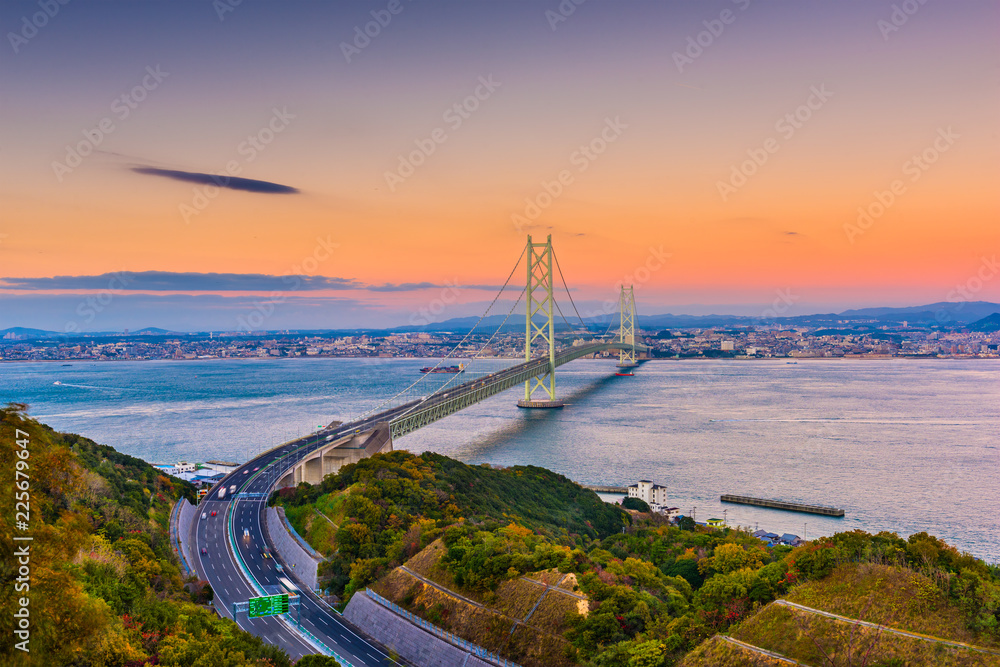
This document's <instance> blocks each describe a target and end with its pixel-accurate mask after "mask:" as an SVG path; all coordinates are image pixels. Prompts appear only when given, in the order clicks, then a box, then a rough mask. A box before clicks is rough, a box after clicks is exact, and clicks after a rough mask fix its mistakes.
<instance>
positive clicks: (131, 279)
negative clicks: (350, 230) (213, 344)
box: [0, 271, 362, 292]
mask: <svg viewBox="0 0 1000 667" xmlns="http://www.w3.org/2000/svg"><path fill="white" fill-rule="evenodd" d="M0 286H2V287H6V288H8V289H21V290H68V289H80V290H115V291H129V292H136V291H144V292H263V291H308V290H325V289H340V290H343V289H356V288H359V287H362V285H360V284H359V283H357V282H355V281H353V280H350V279H347V278H328V277H326V276H295V275H288V276H271V275H267V274H263V273H175V272H170V271H138V272H129V271H121V272H118V273H102V274H100V275H96V276H55V277H52V278H3V279H0Z"/></svg>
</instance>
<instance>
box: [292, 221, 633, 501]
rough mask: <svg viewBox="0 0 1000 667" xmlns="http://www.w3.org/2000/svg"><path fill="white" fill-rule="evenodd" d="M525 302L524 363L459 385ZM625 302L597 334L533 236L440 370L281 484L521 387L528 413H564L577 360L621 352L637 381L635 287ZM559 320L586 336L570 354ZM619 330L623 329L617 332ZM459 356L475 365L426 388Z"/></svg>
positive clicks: (320, 440) (343, 433)
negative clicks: (560, 388)
mask: <svg viewBox="0 0 1000 667" xmlns="http://www.w3.org/2000/svg"><path fill="white" fill-rule="evenodd" d="M522 259H523V260H525V261H524V263H525V265H526V267H525V268H526V273H525V274H524V275H525V276H526V282H525V286H524V289H522V290H521V292H520V294H519V296H518V297H517V299H515V300H514V302H513V305H511V306H510V308H509V309H508V310H507V314H506V316H505V317H504V318H503V321H502V322H501V323H500V325H499V326H497V327H496V328H495V329H494V330H493V332H492V334H491V335H490V336H489V338H488V339H487V340H486V341H485V342H484V343H483V344H482V345H481V346H480V347H479V349H478V351H476V352H475V353H474V354H471V355H470V354H469V351H468V349H467V347H466V343H467V342H468V341H469V340H470V338H471V337H472V336H473V335H474V334H475V333H477V331H478V332H481V333H482V335H484V336H485V334H486V330H485V329H484V328H482V324H483V322H484V320H486V318H487V317H488V316H489V315H490V314H491V312H493V309H494V307H495V306H496V305H497V303H498V302H499V301H500V298H501V297H502V296H503V294H504V293H505V291H506V290H507V288H508V286H509V285H510V284H511V281H512V280H513V278H514V275H515V274H516V272H517V269H518V267H519V266H521V263H522ZM557 274H558V277H559V279H560V282H561V285H562V287H563V289H564V290H565V293H566V296H567V299H568V302H569V305H570V306H572V312H573V313H575V314H576V317H577V319H578V320H579V324H578V325H576V324H570V322H569V320H567V319H566V317H565V315H563V310H562V307H561V306H560V305H559V302H558V301H557V300H556V296H555V295H556V292H557V289H556V286H557V283H556V275H557ZM522 303H523V304H524V311H523V312H524V327H525V329H524V362H523V363H520V364H517V365H515V366H511V367H509V368H505V369H503V370H500V371H496V372H492V373H488V374H485V375H481V376H478V377H473V379H469V380H466V381H464V382H461V383H456V382H455V381H456V380H458V379H459V378H463V379H464V378H468V377H470V376H473V375H474V372H473V371H474V369H475V364H476V362H477V361H480V360H481V359H483V356H482V355H483V353H484V351H486V350H489V349H490V345H491V344H492V343H493V341H494V340H495V339H496V337H497V336H498V335H499V334H500V332H501V331H503V330H504V326H505V325H506V324H507V322H508V320H509V319H510V318H511V316H512V315H513V314H514V313H515V311H516V310H517V309H518V306H519V305H521V304H522ZM618 304H619V308H618V311H619V312H618V315H619V317H618V318H617V319H618V321H617V322H615V321H614V319H612V320H611V322H610V325H609V326H608V328H607V330H606V331H605V332H604V333H603V334H600V335H595V334H594V333H593V332H592V331H590V328H589V327H588V325H587V323H586V322H585V321H584V319H583V317H582V316H581V315H580V312H579V310H578V309H577V307H576V304H575V303H574V302H573V297H572V295H571V294H570V291H569V287H568V286H567V284H566V279H565V277H564V276H563V274H562V268H561V267H560V266H559V260H558V258H557V257H556V254H555V251H554V250H553V247H552V236H551V235H549V236H548V238H547V239H546V240H545V241H544V242H534V241H532V239H531V237H530V236H529V237H528V241H527V243H526V244H525V246H524V249H523V250H522V251H521V255H520V256H519V257H518V259H517V262H516V263H515V265H514V268H513V269H511V272H510V274H509V275H508V276H507V280H506V281H505V282H504V284H503V286H502V287H501V288H500V290H499V291H498V292H497V294H496V296H495V297H494V298H493V301H492V302H491V303H490V305H489V306H488V307H487V309H486V311H485V312H484V313H483V314H482V315H481V316H480V317H479V319H478V320H477V321H476V323H475V324H474V325H473V326H472V328H471V329H470V330H469V332H468V333H466V334H465V336H464V337H463V338H462V339H461V340H460V341H459V342H458V343H457V344H455V345H454V347H452V348H451V350H450V351H449V352H448V353H447V354H446V355H445V356H444V357H442V358H441V359H440V360H439V361H438V362H437V364H436V365H434V366H433V367H431V368H430V369H428V370H427V372H425V373H424V374H422V375H421V376H420V377H419V378H418V379H417V380H415V381H414V382H413V383H411V384H410V385H409V386H407V387H406V388H405V389H403V390H402V391H400V392H398V393H397V394H396V395H394V396H391V397H389V398H387V399H385V400H383V401H382V402H381V403H380V404H379V405H377V406H375V407H374V408H372V409H371V410H369V411H368V412H366V413H365V414H363V415H360V416H359V417H356V418H354V419H352V420H350V421H349V422H348V423H346V424H345V423H335V424H334V425H331V426H330V427H327V428H326V429H323V430H321V431H317V432H316V433H315V434H313V435H312V436H309V438H310V439H311V440H312V441H313V442H315V443H316V445H317V446H315V447H314V448H313V449H311V450H309V451H308V452H305V451H302V452H301V453H300V454H299V460H298V461H296V462H295V464H294V465H292V466H290V467H289V468H288V469H287V470H285V471H284V472H283V474H282V476H281V477H280V479H279V480H278V481H279V486H286V485H287V486H294V485H296V484H298V483H300V482H308V483H311V484H317V483H319V482H320V481H322V479H323V477H325V476H326V475H328V474H331V473H333V472H336V471H337V470H338V469H339V468H340V467H341V466H343V465H345V464H347V463H354V462H356V461H358V460H360V459H361V458H364V457H366V456H370V455H372V454H374V453H377V452H381V451H389V450H391V449H392V440H393V439H394V438H399V437H402V436H404V435H406V434H407V433H412V432H413V431H415V430H417V429H418V428H421V427H423V426H427V425H428V424H431V423H433V422H435V421H437V420H439V419H443V418H444V417H447V416H448V415H451V414H454V413H456V412H458V411H459V410H463V409H465V408H467V407H469V406H470V405H474V404H475V403H479V402H480V401H483V400H486V399H487V398H489V397H491V396H494V395H496V394H499V393H500V392H503V391H506V390H508V389H511V388H514V387H516V386H518V385H523V386H524V396H523V398H522V399H520V400H519V401H518V402H517V405H518V407H520V408H525V409H551V408H559V407H562V406H563V405H564V403H563V401H561V400H560V399H559V398H558V396H557V394H556V368H558V367H559V366H562V365H563V364H566V363H569V362H570V361H573V360H574V359H580V358H581V357H590V356H593V355H595V354H598V353H603V352H614V351H617V352H618V366H619V373H618V374H619V375H631V374H632V371H631V368H632V367H634V366H635V365H636V363H637V361H636V360H637V357H638V355H641V354H642V353H643V352H645V351H646V349H647V348H646V346H645V345H643V344H642V343H639V342H636V330H635V321H636V319H635V293H634V288H633V287H632V286H628V287H625V286H624V285H622V287H621V289H620V291H619V295H618ZM557 314H558V316H559V317H560V318H561V319H562V321H563V322H564V323H565V325H566V327H567V329H568V330H569V332H570V333H571V334H572V335H579V336H581V338H580V339H578V340H577V342H576V344H573V345H568V346H567V345H564V346H562V348H560V346H559V345H558V344H557V340H556V315H557ZM612 315H613V314H612ZM615 324H617V325H618V327H617V330H615ZM491 328H492V327H491ZM586 338H589V339H590V340H586ZM457 355H461V358H464V359H466V360H467V363H466V364H464V366H463V371H462V372H461V373H456V374H454V375H453V376H452V377H451V379H449V380H448V381H447V382H445V383H444V384H443V385H442V386H438V387H436V388H434V389H433V390H428V389H426V387H428V386H429V385H428V381H429V378H431V377H440V375H438V374H436V373H435V371H436V370H437V369H439V368H441V367H442V366H443V365H444V364H445V363H446V362H447V361H448V360H449V359H452V360H455V359H457V358H459V357H458V356H457Z"/></svg>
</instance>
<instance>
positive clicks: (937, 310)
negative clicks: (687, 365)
mask: <svg viewBox="0 0 1000 667" xmlns="http://www.w3.org/2000/svg"><path fill="white" fill-rule="evenodd" d="M997 313H1000V304H998V303H990V302H987V301H967V302H961V303H951V302H947V301H941V302H938V303H932V304H928V305H926V306H909V307H905V308H891V307H880V308H859V309H853V310H845V311H844V312H842V313H820V314H814V315H797V316H795V317H775V318H764V317H748V316H744V315H674V314H673V313H665V314H662V315H639V316H638V317H637V318H636V319H637V322H638V324H639V326H640V327H642V328H643V329H671V328H673V329H689V328H702V329H704V328H709V327H724V326H749V325H753V324H765V323H771V322H776V323H778V324H784V325H802V326H830V325H836V324H846V323H853V324H877V325H887V324H901V323H903V322H906V323H907V325H908V326H912V327H927V326H935V325H936V326H941V327H955V328H962V327H963V326H964V325H966V324H969V323H972V322H977V321H978V320H982V319H984V318H987V317H989V316H991V315H993V314H997ZM997 316H998V317H1000V315H997ZM477 320H478V318H476V317H456V318H452V319H449V320H444V321H442V322H436V323H433V324H427V325H423V326H406V327H397V328H394V329H392V331H400V332H402V331H468V330H469V328H470V327H472V326H473V325H474V324H475V323H476V321H477ZM567 320H568V321H569V324H568V325H567V324H566V323H565V322H563V321H561V320H557V325H556V326H557V328H559V329H567V328H572V326H573V325H574V324H575V322H574V320H572V319H569V318H567ZM583 321H584V323H585V324H587V325H588V327H590V328H592V329H594V328H600V326H601V325H603V326H604V327H607V326H609V325H612V324H614V323H615V322H617V321H618V315H617V313H613V314H611V315H601V316H597V317H589V318H587V317H585V318H583ZM501 322H503V317H502V316H500V315H496V316H491V317H487V318H485V319H483V321H482V323H481V324H480V328H483V329H487V330H493V329H495V328H496V327H498V326H500V323H501ZM523 330H524V316H523V315H521V316H515V315H512V316H511V317H510V318H509V319H508V320H507V323H506V324H505V325H504V331H513V332H516V331H523ZM977 331H978V329H977Z"/></svg>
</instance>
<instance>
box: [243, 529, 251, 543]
mask: <svg viewBox="0 0 1000 667" xmlns="http://www.w3.org/2000/svg"><path fill="white" fill-rule="evenodd" d="M243 539H244V540H249V539H250V529H249V528H244V529H243Z"/></svg>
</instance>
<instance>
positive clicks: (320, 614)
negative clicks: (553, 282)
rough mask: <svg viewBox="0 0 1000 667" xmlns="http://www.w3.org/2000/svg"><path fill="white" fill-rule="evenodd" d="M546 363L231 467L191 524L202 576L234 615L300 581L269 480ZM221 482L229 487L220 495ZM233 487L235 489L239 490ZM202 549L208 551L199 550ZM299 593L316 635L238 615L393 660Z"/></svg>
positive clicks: (245, 621)
mask: <svg viewBox="0 0 1000 667" xmlns="http://www.w3.org/2000/svg"><path fill="white" fill-rule="evenodd" d="M623 346H624V345H623V344H620V343H598V344H593V345H586V346H580V347H577V348H573V349H570V350H566V351H563V352H561V353H560V354H559V355H557V357H556V365H557V366H559V365H562V364H564V363H567V362H569V361H572V360H573V359H577V358H579V357H581V356H584V355H586V354H591V353H593V352H595V351H600V350H607V349H616V348H618V347H623ZM629 347H631V346H629ZM635 347H636V348H642V347H643V346H640V345H636V346H635ZM548 366H549V360H548V358H540V359H534V360H531V361H528V362H524V363H522V364H517V365H515V366H512V367H510V368H507V369H504V370H501V371H498V372H496V373H492V374H490V375H487V376H483V377H481V378H477V379H474V380H470V381H467V382H464V383H462V384H459V385H457V386H455V387H453V388H449V389H448V390H447V391H445V392H443V393H440V394H434V395H431V396H429V397H427V398H425V399H418V400H415V401H410V402H409V403H405V404H403V405H400V406H397V407H394V408H390V409H388V410H385V411H383V412H380V413H378V414H375V415H371V416H369V417H366V418H363V419H361V420H358V421H356V422H352V423H350V424H342V425H340V426H337V427H335V428H332V429H324V430H322V431H318V432H316V433H313V434H310V435H307V436H305V437H302V438H299V439H296V440H292V441H290V442H287V443H285V444H283V445H279V446H278V447H275V448H273V449H271V450H269V451H267V452H264V453H263V454H261V455H259V456H258V457H256V458H254V459H253V460H251V461H249V462H247V463H245V464H243V465H242V466H240V467H239V468H237V469H236V470H234V471H233V472H231V473H229V474H228V475H226V477H224V478H223V479H222V481H221V482H220V483H219V484H218V485H216V486H215V487H213V488H212V490H211V491H210V492H209V494H208V495H207V496H206V497H205V499H204V500H203V501H202V502H201V504H200V505H199V506H198V512H199V514H198V518H197V519H196V524H195V527H194V529H193V531H194V535H193V537H194V544H195V549H196V555H195V559H196V563H195V566H196V567H197V569H198V571H199V573H200V576H201V577H202V578H203V579H205V580H206V581H208V582H209V584H210V585H211V586H212V590H213V591H214V593H215V600H216V608H217V609H218V610H219V611H220V613H222V614H223V615H225V616H227V617H229V618H233V614H232V605H233V603H234V602H245V601H246V600H247V599H249V598H251V597H256V596H260V595H267V594H271V593H273V592H279V591H278V588H277V587H279V586H280V584H279V581H278V579H279V577H286V578H287V579H290V580H292V581H293V582H294V583H295V585H296V586H299V587H300V588H301V583H300V582H299V581H298V580H297V579H296V578H295V577H294V576H293V575H292V574H291V569H290V568H288V567H285V568H284V569H285V572H284V573H280V572H278V570H277V567H276V564H275V558H277V559H279V560H280V557H279V556H278V554H277V550H276V549H275V548H274V547H273V545H272V544H271V541H270V539H268V537H267V535H266V534H265V532H264V528H263V526H264V509H265V507H266V502H267V497H268V495H269V493H270V491H271V489H272V487H273V486H274V485H275V484H276V483H277V481H278V480H279V479H281V478H282V477H283V476H284V475H285V473H286V472H287V471H288V470H289V469H290V468H291V467H293V466H294V465H295V464H296V463H297V462H298V461H299V460H301V458H303V457H304V456H306V455H308V454H309V453H311V452H312V451H314V450H316V449H318V448H320V447H323V446H325V445H326V444H327V443H328V442H329V441H332V440H335V439H337V438H339V437H341V436H346V435H349V434H351V433H354V432H358V431H366V430H368V429H370V428H372V427H374V426H375V425H376V424H378V423H382V422H390V423H391V422H392V421H393V420H397V419H401V418H403V417H405V416H407V415H411V414H413V413H414V412H416V411H421V412H422V411H424V410H433V409H434V408H440V407H442V406H444V405H445V404H455V402H456V401H457V399H460V398H461V397H468V396H469V395H472V394H475V393H476V392H478V393H479V395H482V397H483V398H485V397H486V396H485V395H484V393H483V388H484V387H493V386H496V385H505V384H506V385H509V384H510V382H511V381H512V380H513V379H514V378H518V377H523V376H524V374H525V373H534V374H542V373H544V372H546V371H547V370H548ZM223 489H225V493H224V494H223V497H222V498H221V499H220V498H219V495H220V492H221V491H222V490H223ZM231 489H235V493H234V492H233V491H232V490H231ZM213 511H214V512H216V513H217V515H216V516H212V515H211V513H212V512H213ZM203 514H204V515H205V516H206V518H204V519H202V518H201V517H202V515H203ZM244 531H245V532H244ZM244 535H245V536H244ZM264 547H267V548H269V549H270V552H271V554H272V555H273V556H274V557H275V558H264V557H263V555H262V549H263V548H264ZM203 549H204V552H205V553H202V550H203ZM283 565H284V564H283ZM300 599H301V603H300V604H301V624H302V628H304V629H305V630H306V631H307V632H308V633H309V634H310V635H311V637H312V640H309V639H306V638H304V637H302V636H300V634H299V632H297V631H296V629H295V628H293V627H292V624H291V623H290V622H289V621H288V620H287V619H286V618H284V617H276V616H270V617H262V618H253V619H251V618H248V617H247V615H246V613H245V612H243V613H240V614H237V616H236V618H235V619H234V620H235V621H236V622H237V623H238V624H239V625H240V627H242V628H243V629H244V630H247V631H248V632H252V633H253V634H255V635H257V636H259V637H261V638H263V639H265V641H267V642H269V643H272V644H276V645H278V646H281V647H282V648H284V649H285V650H286V651H287V652H288V654H289V655H291V656H292V657H293V658H294V659H297V658H299V657H300V656H302V655H307V654H310V653H319V652H322V651H321V650H320V648H319V645H320V644H322V645H323V646H325V647H326V648H328V649H329V650H331V651H333V652H335V653H336V654H337V655H339V656H340V657H341V658H343V659H345V660H347V661H349V662H350V663H351V665H355V666H357V667H362V666H369V665H393V664H396V663H394V662H393V661H392V660H390V659H389V657H388V650H387V649H386V648H385V647H383V646H381V645H380V644H378V643H377V642H376V641H374V640H372V639H370V638H366V637H363V636H361V635H359V634H358V632H357V631H356V630H355V629H354V628H352V627H351V626H350V625H349V624H347V623H346V621H344V619H343V618H342V617H341V616H340V614H339V613H337V612H335V611H333V609H332V608H331V607H329V606H328V605H326V604H325V603H324V602H322V601H321V600H320V599H319V598H318V597H317V596H316V595H315V594H314V593H313V592H312V591H305V590H303V591H302V595H301V596H300ZM286 617H291V618H292V619H294V618H295V613H294V612H291V613H289V614H287V615H286ZM365 630H366V631H367V630H368V629H367V628H366V629H365ZM372 630H373V631H374V629H372Z"/></svg>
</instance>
